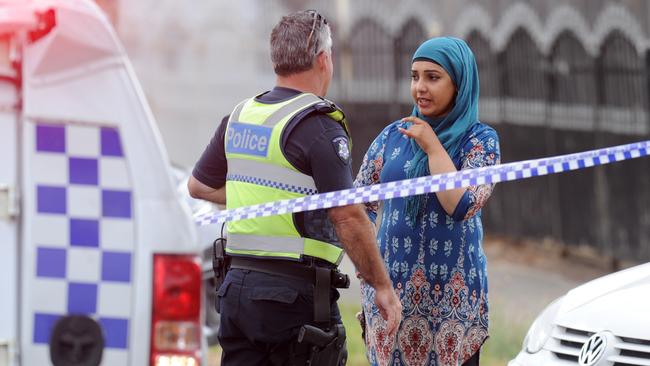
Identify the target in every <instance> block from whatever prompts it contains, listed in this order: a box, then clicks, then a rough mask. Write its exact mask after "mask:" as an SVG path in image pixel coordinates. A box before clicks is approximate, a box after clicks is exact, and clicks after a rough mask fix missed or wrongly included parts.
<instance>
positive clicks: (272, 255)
mask: <svg viewBox="0 0 650 366" xmlns="http://www.w3.org/2000/svg"><path fill="white" fill-rule="evenodd" d="M226 253H228V254H230V255H239V256H244V257H264V258H281V259H300V254H298V253H282V252H260V251H257V250H235V249H230V248H228V247H226Z"/></svg>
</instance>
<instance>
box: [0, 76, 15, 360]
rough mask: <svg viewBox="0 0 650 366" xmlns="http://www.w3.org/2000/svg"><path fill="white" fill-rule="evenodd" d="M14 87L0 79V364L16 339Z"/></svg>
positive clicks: (9, 353)
mask: <svg viewBox="0 0 650 366" xmlns="http://www.w3.org/2000/svg"><path fill="white" fill-rule="evenodd" d="M16 103H17V95H16V88H15V86H14V85H13V84H11V83H9V82H7V81H0V138H1V139H2V141H1V142H0V156H1V157H2V159H0V253H2V254H1V255H0V278H1V279H2V280H1V281H0V294H2V296H1V297H0V365H4V364H5V362H7V363H8V364H9V365H13V364H14V363H13V362H11V361H10V358H11V359H13V356H12V349H13V348H15V346H16V345H17V344H16V343H17V340H18V310H17V305H18V299H17V298H18V238H17V234H18V230H17V225H18V221H17V219H18V218H17V217H15V216H14V215H16V214H17V212H13V211H15V210H16V202H15V201H14V199H15V197H14V195H15V194H16V193H17V192H16V191H17V188H18V184H17V183H18V182H17V176H16V174H17V158H18V157H17V156H16V153H17V147H16V143H17V121H16V117H17V114H16V110H15V108H16Z"/></svg>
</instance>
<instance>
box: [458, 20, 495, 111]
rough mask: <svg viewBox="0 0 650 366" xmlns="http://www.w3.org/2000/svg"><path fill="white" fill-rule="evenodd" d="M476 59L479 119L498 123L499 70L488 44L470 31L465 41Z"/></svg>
mask: <svg viewBox="0 0 650 366" xmlns="http://www.w3.org/2000/svg"><path fill="white" fill-rule="evenodd" d="M466 42H467V44H468V45H469V47H470V48H471V49H472V52H473V53H474V57H475V58H476V65H477V66H478V75H479V84H480V86H481V92H480V103H479V118H480V119H481V120H482V121H486V122H499V100H498V98H499V94H500V91H499V89H500V84H499V68H498V65H497V58H496V56H495V54H494V53H493V52H492V50H491V49H490V43H489V42H488V40H487V39H486V38H485V37H483V35H481V33H479V32H478V31H472V32H471V33H470V34H469V35H468V36H467V40H466Z"/></svg>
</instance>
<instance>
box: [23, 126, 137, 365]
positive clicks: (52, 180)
mask: <svg viewBox="0 0 650 366" xmlns="http://www.w3.org/2000/svg"><path fill="white" fill-rule="evenodd" d="M23 155H24V157H25V164H24V172H23V181H24V186H23V188H24V200H23V203H24V204H23V209H24V215H23V218H24V221H23V239H24V240H23V243H24V245H23V248H22V258H23V262H22V269H23V271H22V273H23V286H22V289H23V294H22V309H23V316H22V323H23V327H22V329H23V334H22V344H23V350H22V363H23V365H49V364H50V361H49V359H50V358H49V345H48V342H49V336H50V332H51V330H52V327H53V325H54V324H55V322H56V321H57V320H58V319H59V318H60V317H61V316H63V315H67V314H83V315H88V316H90V317H91V318H93V319H95V320H96V321H97V322H98V323H99V324H100V325H101V327H102V329H103V332H104V336H105V349H104V356H103V361H102V364H103V365H128V364H130V362H129V350H130V347H129V344H130V342H129V341H130V339H131V337H130V333H131V329H133V326H132V323H131V320H132V319H133V312H134V307H133V305H132V304H133V296H134V289H133V286H132V284H133V282H134V276H133V268H134V252H135V243H136V240H135V229H136V228H135V223H134V213H133V195H132V189H131V183H130V182H131V178H130V174H129V172H128V169H127V164H128V162H127V160H126V159H125V156H124V153H123V149H122V142H121V139H120V133H119V130H118V129H117V128H115V127H109V126H99V125H93V124H86V125H83V124H69V123H67V124H66V123H60V122H56V121H47V122H46V121H43V120H40V121H33V120H25V121H24V138H23Z"/></svg>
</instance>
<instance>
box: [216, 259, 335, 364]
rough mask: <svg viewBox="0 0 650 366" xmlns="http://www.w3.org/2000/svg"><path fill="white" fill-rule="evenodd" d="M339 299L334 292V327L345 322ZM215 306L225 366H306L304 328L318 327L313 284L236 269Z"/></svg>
mask: <svg viewBox="0 0 650 366" xmlns="http://www.w3.org/2000/svg"><path fill="white" fill-rule="evenodd" d="M338 297H339V293H338V291H336V290H335V289H332V292H331V295H330V298H331V310H330V311H331V318H330V319H331V323H332V324H340V323H341V315H340V313H339V309H338V306H337V305H336V300H337V299H338ZM216 302H217V303H216V306H217V311H219V312H220V314H221V325H220V327H219V335H218V337H219V343H220V345H221V348H222V358H221V364H222V365H225V366H231V365H245V366H250V365H305V363H306V361H307V358H308V352H309V350H308V348H307V347H297V345H296V340H297V337H298V331H299V330H300V327H301V326H303V325H304V324H311V325H316V324H314V321H313V319H314V295H313V285H312V284H311V283H309V282H307V281H302V280H299V279H294V278H290V277H285V276H278V275H271V274H267V273H262V272H256V271H250V270H244V269H237V268H235V269H231V270H230V271H229V272H228V275H227V276H226V279H225V281H224V283H223V285H222V286H221V287H220V288H219V289H218V290H217V300H216Z"/></svg>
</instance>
